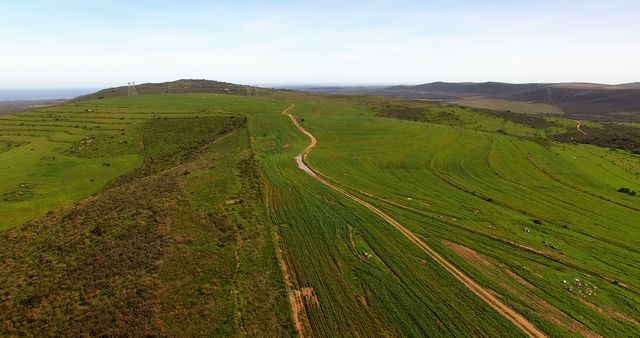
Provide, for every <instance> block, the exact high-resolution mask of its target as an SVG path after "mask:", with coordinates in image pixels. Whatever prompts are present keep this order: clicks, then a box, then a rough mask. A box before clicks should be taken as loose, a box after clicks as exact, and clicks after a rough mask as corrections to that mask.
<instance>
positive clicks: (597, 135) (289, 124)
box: [0, 80, 640, 337]
mask: <svg viewBox="0 0 640 338" xmlns="http://www.w3.org/2000/svg"><path fill="white" fill-rule="evenodd" d="M184 81H186V82H184ZM144 86H145V85H141V86H140V87H139V88H138V93H139V94H140V95H137V96H126V94H127V93H126V89H127V88H126V87H124V88H120V89H113V90H106V91H102V92H99V93H96V94H92V95H90V96H88V97H85V98H83V99H82V100H78V101H74V102H68V103H66V104H63V105H58V106H52V107H44V108H40V109H35V110H30V111H25V112H21V113H15V114H11V115H2V116H0V163H1V164H0V208H1V210H3V217H2V218H0V229H1V230H2V233H0V246H1V247H2V248H3V250H0V295H1V297H2V302H0V335H3V336H79V335H91V336H94V335H95V336H97V335H108V336H142V335H145V336H146V335H151V336H195V335H206V336H296V335H304V336H381V335H386V336H399V337H404V336H492V337H515V336H526V335H535V334H533V333H532V332H542V333H544V334H545V335H547V336H553V337H556V336H557V337H574V336H598V335H600V336H606V337H630V336H637V335H638V332H639V329H640V324H639V323H638V318H640V285H638V283H637V281H638V280H640V266H639V265H638V263H637V262H639V261H640V237H639V235H638V234H640V232H639V230H640V229H639V225H640V202H639V201H640V197H638V196H636V193H637V192H638V191H640V178H639V177H640V157H639V156H638V155H636V154H634V153H633V151H634V150H637V145H638V144H640V143H634V142H637V138H638V137H640V136H638V135H637V133H636V130H637V128H638V125H637V124H634V123H626V124H620V123H600V122H588V123H581V124H580V125H578V122H577V121H574V120H571V119H565V118H563V117H562V116H557V115H527V114H517V113H512V112H511V113H510V112H498V111H493V110H488V109H474V108H467V107H460V106H456V105H446V104H441V103H435V102H427V101H411V100H403V99H394V98H383V97H366V96H334V95H325V94H322V95H321V94H311V93H301V92H294V91H277V90H265V89H255V92H251V90H253V89H252V88H249V90H250V92H249V93H250V95H247V87H243V86H236V85H230V84H221V83H218V82H199V81H191V80H181V81H177V82H169V83H165V84H157V85H146V86H147V87H144ZM145 88H147V89H145ZM152 88H153V89H152ZM207 88H208V89H207ZM227 89H228V91H227ZM146 90H149V91H151V90H156V92H153V93H151V92H146ZM207 90H209V92H207ZM234 90H235V91H237V92H234ZM243 90H244V91H243ZM123 91H124V92H123ZM182 91H193V92H195V93H184V92H182ZM100 93H102V94H100ZM254 94H259V95H254ZM100 97H102V98H100ZM92 98H93V99H92ZM283 112H284V113H287V114H292V117H291V118H290V117H289V116H287V115H286V114H283ZM294 121H296V122H297V123H298V124H299V127H297V126H296V125H295V124H294ZM578 127H579V128H578ZM299 128H301V129H299ZM303 131H305V132H306V133H308V134H305V133H303ZM310 137H314V138H315V139H317V141H318V143H317V145H316V146H315V147H310V142H311V138H310ZM620 138H622V139H623V141H624V142H623V141H620ZM305 148H306V149H307V151H308V153H307V155H306V156H304V157H298V158H297V159H296V156H300V154H301V152H302V151H303V149H305ZM304 163H306V165H308V166H309V168H310V169H308V170H307V171H306V172H305V171H303V170H300V168H299V166H302V164H304ZM390 219H391V220H393V221H394V222H397V224H395V225H394V223H393V222H392V221H391V220H390ZM398 224H399V225H400V226H398ZM471 285H476V287H471ZM483 292H484V293H483ZM490 299H493V300H495V301H490ZM496 302H497V303H496ZM496 304H501V307H499V306H497V305H496ZM508 313H511V314H513V313H515V314H517V317H521V320H519V319H514V316H510V315H507V314H508ZM522 323H526V325H530V330H525V331H523V329H522Z"/></svg>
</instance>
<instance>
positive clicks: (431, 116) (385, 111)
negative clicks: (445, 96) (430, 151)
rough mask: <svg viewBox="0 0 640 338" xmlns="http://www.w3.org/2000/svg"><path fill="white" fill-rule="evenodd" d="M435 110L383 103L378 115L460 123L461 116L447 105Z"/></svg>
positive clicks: (410, 119)
mask: <svg viewBox="0 0 640 338" xmlns="http://www.w3.org/2000/svg"><path fill="white" fill-rule="evenodd" d="M441 108H442V109H436V110H435V111H434V110H432V109H430V108H426V107H410V106H391V105H383V107H382V108H380V109H378V115H379V116H382V117H391V118H396V119H402V120H409V121H417V122H430V123H449V124H451V123H454V124H455V123H459V122H460V117H458V115H456V114H455V113H452V112H449V111H446V107H444V106H443V107H441Z"/></svg>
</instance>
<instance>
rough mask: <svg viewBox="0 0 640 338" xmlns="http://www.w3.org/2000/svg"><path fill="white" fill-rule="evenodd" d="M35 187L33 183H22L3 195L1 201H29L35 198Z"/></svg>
mask: <svg viewBox="0 0 640 338" xmlns="http://www.w3.org/2000/svg"><path fill="white" fill-rule="evenodd" d="M33 187H34V184H32V183H20V184H18V186H17V187H16V188H15V189H13V190H11V191H9V192H5V193H4V194H2V197H1V199H2V200H3V201H6V202H18V201H26V200H29V199H31V198H33V196H34V193H33Z"/></svg>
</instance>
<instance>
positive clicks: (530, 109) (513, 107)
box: [455, 96, 562, 115]
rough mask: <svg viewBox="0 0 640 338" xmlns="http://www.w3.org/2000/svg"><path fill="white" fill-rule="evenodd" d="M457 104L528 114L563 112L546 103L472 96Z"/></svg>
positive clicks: (558, 113)
mask: <svg viewBox="0 0 640 338" xmlns="http://www.w3.org/2000/svg"><path fill="white" fill-rule="evenodd" d="M455 103H456V104H459V105H461V106H467V107H473V108H482V109H492V110H509V111H513V112H518V113H528V114H556V115H561V114H562V110H560V108H558V107H557V106H554V105H551V104H546V103H535V102H522V101H508V100H501V99H494V98H488V97H481V96H470V97H465V98H462V99H461V100H458V101H455Z"/></svg>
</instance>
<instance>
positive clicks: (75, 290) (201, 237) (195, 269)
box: [0, 117, 288, 336]
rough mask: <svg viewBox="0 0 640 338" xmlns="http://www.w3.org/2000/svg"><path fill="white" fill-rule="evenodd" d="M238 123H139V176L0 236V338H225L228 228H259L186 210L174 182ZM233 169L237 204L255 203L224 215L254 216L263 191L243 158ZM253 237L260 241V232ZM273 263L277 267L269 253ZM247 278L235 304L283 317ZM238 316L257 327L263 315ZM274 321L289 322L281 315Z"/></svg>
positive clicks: (231, 264) (229, 309)
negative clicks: (239, 191) (246, 295)
mask: <svg viewBox="0 0 640 338" xmlns="http://www.w3.org/2000/svg"><path fill="white" fill-rule="evenodd" d="M193 120H195V121H193ZM244 122H245V121H244V119H240V118H233V119H229V118H222V117H217V118H200V119H176V120H173V121H163V120H157V121H152V122H150V123H149V125H147V126H145V137H144V140H145V142H146V143H145V154H146V160H145V164H144V165H143V167H142V168H139V169H138V170H136V171H135V172H134V173H132V174H130V175H127V176H126V177H124V178H123V179H122V180H120V181H119V182H118V184H113V185H112V186H111V187H110V188H108V189H106V190H105V191H103V192H102V193H100V194H98V195H95V196H93V197H91V198H88V199H86V200H84V201H82V202H79V203H77V204H76V205H75V206H73V207H69V208H67V209H64V210H61V211H52V212H49V213H48V214H47V215H46V216H45V217H43V218H40V219H37V220H34V221H32V222H29V223H27V224H25V225H24V226H22V227H17V228H14V229H12V230H9V231H7V232H5V233H2V234H0V247H1V248H2V250H0V332H2V334H3V335H9V336H167V335H183V334H184V335H196V334H202V333H203V332H208V333H209V334H211V335H213V336H228V335H232V333H233V330H234V325H235V324H234V319H233V318H234V316H235V312H234V308H233V306H229V304H228V303H229V301H230V298H229V294H230V291H231V290H230V289H229V286H230V285H234V284H233V283H230V281H232V280H233V278H234V276H236V275H237V274H238V272H237V271H235V269H236V262H235V259H234V243H235V240H236V236H237V231H238V229H245V230H243V231H246V232H249V231H257V230H251V228H250V226H251V225H252V224H254V223H255V220H256V219H258V215H257V214H256V212H257V211H255V210H257V209H255V210H254V211H253V213H249V212H247V211H246V210H242V211H241V212H239V214H241V215H249V216H251V215H253V216H251V218H249V219H247V220H245V221H243V223H241V224H242V226H238V223H237V222H239V221H238V219H239V217H237V216H238V215H236V216H234V217H233V218H229V216H228V215H230V212H232V211H231V210H229V211H225V210H223V209H221V208H219V207H218V208H212V209H211V210H210V211H209V212H208V213H207V212H204V211H203V210H201V209H199V208H198V207H196V206H194V205H193V204H192V203H191V202H190V199H189V195H188V194H187V193H186V191H185V190H184V188H183V187H182V186H181V183H180V180H181V179H182V177H184V176H182V175H181V174H182V173H183V172H184V170H185V168H189V170H192V171H193V170H201V169H202V168H203V166H202V165H197V164H194V163H196V162H194V161H196V159H197V157H196V155H198V154H200V153H201V152H202V151H204V150H203V149H206V147H205V146H207V145H208V144H211V142H212V141H214V140H215V139H216V138H217V137H220V136H221V135H222V134H224V133H225V132H230V131H232V130H233V129H234V128H240V127H243V126H244ZM171 133H175V135H171ZM238 172H239V175H242V177H243V179H244V180H245V181H246V183H244V184H243V187H247V188H248V189H247V190H246V193H245V194H244V195H241V196H238V197H239V198H242V200H243V201H247V200H248V199H251V198H257V199H256V200H254V202H253V204H249V203H247V202H243V203H240V204H237V205H233V206H231V207H233V208H249V206H250V205H252V206H253V207H254V208H258V207H259V203H260V201H261V199H260V198H259V196H260V187H261V186H260V183H259V181H258V176H257V169H256V168H255V164H254V163H253V159H252V158H251V157H247V158H246V161H245V160H243V161H241V162H239V164H238ZM227 174H228V173H227ZM230 174H231V175H232V176H233V175H234V174H233V172H231V173H230ZM26 187H28V186H26V185H25V187H21V188H25V189H26ZM210 189H212V190H214V191H215V189H216V187H215V186H214V185H211V187H210ZM256 203H257V204H256ZM263 226H265V225H264V224H263ZM258 230H259V233H260V234H261V235H262V236H267V237H266V238H269V237H268V236H269V234H270V232H268V231H265V232H261V231H263V230H265V229H263V228H260V229H258ZM255 236H257V234H256V235H255ZM248 240H249V239H247V242H248ZM249 244H253V243H249ZM260 248H262V250H261V251H259V252H256V253H255V256H249V257H247V258H248V259H253V260H254V261H255V260H258V261H260V259H265V258H262V257H266V256H265V254H266V253H268V252H270V253H271V254H273V253H274V252H275V250H274V248H273V247H270V246H268V245H267V246H265V245H263V246H261V247H260ZM247 262H249V261H247ZM260 262H261V263H262V261H260ZM267 262H269V260H268V259H267ZM271 263H272V266H274V267H275V268H276V269H277V264H276V263H275V257H274V256H272V262H271ZM246 265H248V263H247V264H245V266H246ZM261 266H264V267H269V265H268V264H262V265H261ZM271 271H273V270H268V272H267V276H268V275H269V274H271V273H273V272H271ZM249 272H251V274H248V275H247V276H246V277H245V280H243V285H245V287H246V288H247V289H249V290H247V291H248V292H253V291H255V292H257V294H256V295H255V297H253V298H250V299H248V300H244V303H243V304H249V305H252V306H254V308H255V309H254V310H253V311H254V313H256V316H258V314H259V315H265V314H269V315H270V316H272V317H273V318H276V317H274V307H273V304H274V301H275V300H274V299H283V300H285V303H283V304H279V307H277V308H276V309H275V311H276V312H282V310H281V309H287V307H286V298H285V297H280V298H278V294H274V293H273V292H271V293H269V292H266V291H265V290H266V289H264V290H262V289H257V290H252V288H253V287H254V286H255V284H256V283H267V284H268V286H269V287H274V288H276V290H277V283H278V281H277V278H276V279H273V277H265V276H264V275H260V274H259V273H258V272H256V271H249ZM253 280H256V282H253ZM269 283H271V284H269ZM273 283H276V285H275V286H274V284H273ZM280 283H281V281H280ZM261 297H269V299H267V301H265V299H262V298H261ZM261 304H264V305H261ZM245 306H246V305H245ZM260 306H262V307H265V308H260ZM278 309H280V310H278ZM245 316H246V318H247V320H250V319H253V321H254V322H256V323H262V322H263V321H262V318H263V317H259V316H258V317H256V318H253V317H251V313H247V314H245ZM282 318H284V320H287V319H288V313H287V312H286V311H285V312H284V317H282V316H281V317H280V319H281V320H282ZM267 323H268V324H269V325H271V326H270V327H269V328H266V329H265V328H264V327H260V328H257V327H255V328H253V329H251V328H249V331H248V332H251V333H255V334H256V335H264V334H265V332H274V331H273V330H274V328H279V326H278V323H279V322H278V320H277V319H275V320H274V321H272V322H267ZM274 323H275V324H274ZM256 325H258V324H256ZM269 329H271V330H272V331H268V330H269ZM252 330H254V331H252ZM263 330H264V331H263Z"/></svg>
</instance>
